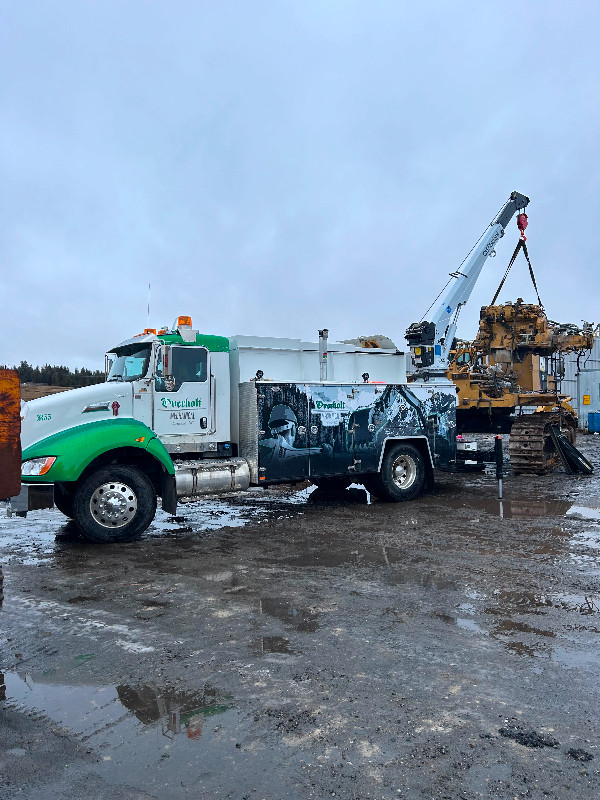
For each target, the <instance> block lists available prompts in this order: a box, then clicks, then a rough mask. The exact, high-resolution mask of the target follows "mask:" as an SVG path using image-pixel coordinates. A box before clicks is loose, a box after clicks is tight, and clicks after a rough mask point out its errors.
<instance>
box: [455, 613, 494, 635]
mask: <svg viewBox="0 0 600 800" xmlns="http://www.w3.org/2000/svg"><path fill="white" fill-rule="evenodd" d="M456 624H457V625H458V627H459V628H462V629H463V630H465V631H470V632H471V633H482V634H484V636H487V631H486V630H485V629H484V628H482V627H481V625H478V624H477V622H475V620H474V619H468V618H467V617H457V618H456Z"/></svg>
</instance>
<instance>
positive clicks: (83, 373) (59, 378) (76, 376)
mask: <svg viewBox="0 0 600 800" xmlns="http://www.w3.org/2000/svg"><path fill="white" fill-rule="evenodd" d="M0 369H16V370H17V372H18V373H19V380H20V381H21V383H43V384H46V385H47V386H72V387H76V386H89V385H90V384H92V383H102V382H103V381H104V379H105V375H104V371H103V370H99V369H96V370H90V369H86V367H81V369H77V367H76V368H75V370H73V371H71V370H70V369H69V367H63V366H56V365H55V366H52V365H51V364H44V366H43V367H34V366H32V365H31V364H29V363H28V362H27V361H21V363H20V364H19V366H18V367H17V366H13V367H8V366H6V365H2V366H0Z"/></svg>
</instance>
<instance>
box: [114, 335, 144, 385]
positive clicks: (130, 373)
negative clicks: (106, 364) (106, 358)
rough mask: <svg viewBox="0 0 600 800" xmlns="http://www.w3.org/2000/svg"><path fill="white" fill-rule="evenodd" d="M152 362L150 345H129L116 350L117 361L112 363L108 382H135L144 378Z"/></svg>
mask: <svg viewBox="0 0 600 800" xmlns="http://www.w3.org/2000/svg"><path fill="white" fill-rule="evenodd" d="M149 360H150V345H139V344H129V345H127V346H126V347H119V349H118V350H115V360H114V361H113V363H112V366H111V368H110V372H109V373H108V378H107V380H109V381H135V380H137V379H138V378H143V377H144V375H145V374H146V372H147V371H148V361H149Z"/></svg>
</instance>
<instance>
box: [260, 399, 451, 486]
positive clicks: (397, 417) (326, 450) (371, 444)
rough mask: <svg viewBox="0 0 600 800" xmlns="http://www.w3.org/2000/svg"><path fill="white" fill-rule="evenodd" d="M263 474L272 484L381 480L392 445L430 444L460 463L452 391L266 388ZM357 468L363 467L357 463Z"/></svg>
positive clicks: (444, 459) (262, 411)
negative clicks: (361, 477)
mask: <svg viewBox="0 0 600 800" xmlns="http://www.w3.org/2000/svg"><path fill="white" fill-rule="evenodd" d="M257 388H258V421H259V467H260V468H261V475H262V476H264V477H265V479H266V481H267V482H269V481H275V482H276V481H278V480H281V481H283V480H285V479H286V478H287V479H289V478H290V477H292V478H296V479H298V478H300V479H301V478H306V477H309V476H314V477H317V476H327V475H346V474H348V468H349V467H353V470H352V472H353V473H354V474H360V473H367V472H376V471H377V470H378V469H379V464H380V460H381V454H382V450H383V448H384V446H385V442H386V440H387V439H389V438H398V437H407V438H409V437H426V439H427V441H428V443H429V447H430V450H431V453H432V455H434V456H436V458H437V460H438V461H439V463H440V464H442V465H443V464H444V463H447V462H448V461H449V460H451V459H454V457H455V448H456V445H455V433H456V411H455V408H456V391H455V389H454V387H453V386H446V385H439V386H431V385H430V386H427V387H425V386H415V385H411V386H410V387H409V386H406V385H390V384H358V385H357V384H352V385H342V384H338V385H332V384H327V385H323V384H278V385H270V384H259V383H257ZM357 462H358V463H357Z"/></svg>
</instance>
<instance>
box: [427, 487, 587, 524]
mask: <svg viewBox="0 0 600 800" xmlns="http://www.w3.org/2000/svg"><path fill="white" fill-rule="evenodd" d="M443 503H444V505H445V506H450V508H456V509H468V510H476V511H484V512H486V513H487V514H492V515H493V516H496V517H501V518H502V519H536V518H537V517H546V516H564V515H565V514H567V513H568V511H569V509H570V508H571V503H569V502H568V501H566V500H535V499H533V498H531V497H525V496H523V497H520V498H507V499H505V500H498V499H496V498H473V497H472V496H469V495H467V493H465V495H464V496H461V497H456V496H452V497H444V499H443Z"/></svg>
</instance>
